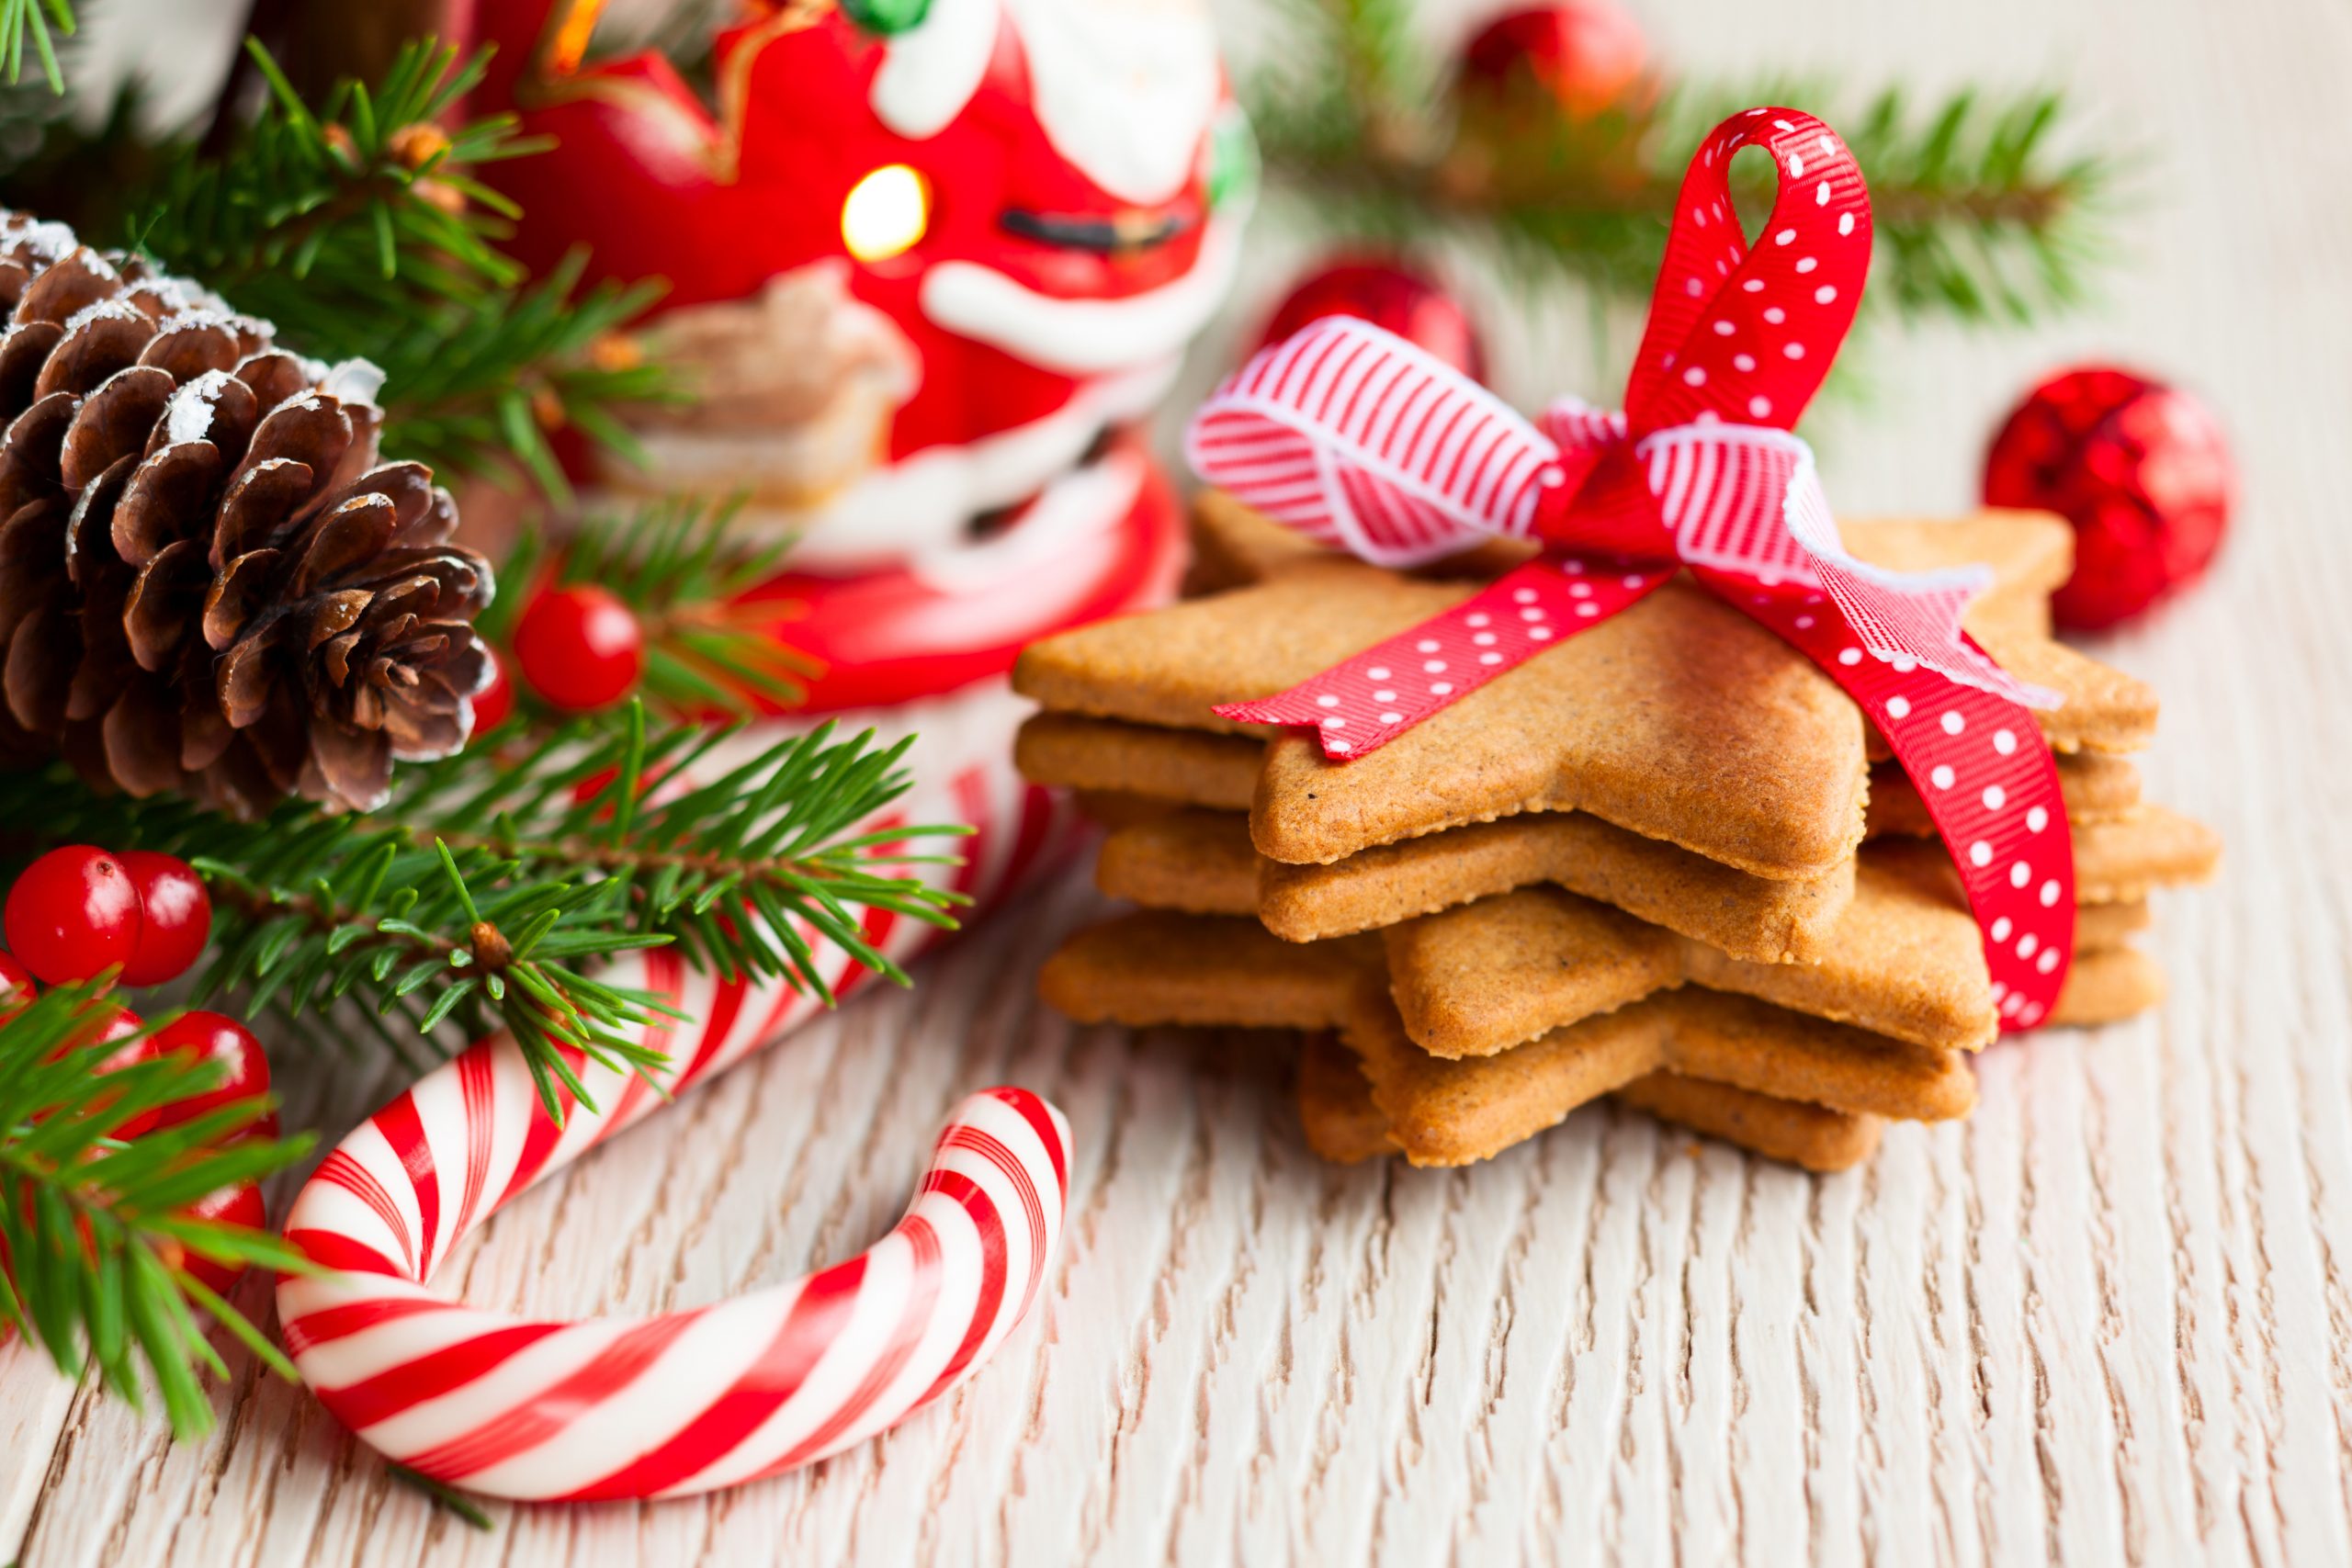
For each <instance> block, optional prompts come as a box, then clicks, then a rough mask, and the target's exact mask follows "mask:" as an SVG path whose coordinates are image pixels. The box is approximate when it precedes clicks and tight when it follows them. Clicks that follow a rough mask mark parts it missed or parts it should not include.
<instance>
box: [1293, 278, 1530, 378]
mask: <svg viewBox="0 0 2352 1568" xmlns="http://www.w3.org/2000/svg"><path fill="white" fill-rule="evenodd" d="M1326 316H1355V317H1358V318H1360V319H1362V320H1363V321H1370V322H1371V323H1372V324H1373V325H1374V326H1376V327H1385V328H1386V329H1387V330H1388V331H1390V332H1392V333H1396V334H1397V336H1398V337H1401V338H1403V339H1404V340H1405V341H1406V342H1408V343H1409V344H1414V345H1415V346H1416V347H1419V348H1421V349H1425V350H1427V351H1428V352H1429V353H1430V354H1432V355H1436V356H1437V357H1438V358H1439V359H1442V360H1443V361H1444V362H1445V363H1446V364H1448V365H1450V366H1452V367H1453V368H1455V369H1456V370H1459V371H1461V372H1462V373H1463V374H1464V376H1467V377H1469V378H1471V379H1472V380H1474V381H1483V380H1485V379H1486V378H1487V373H1486V366H1487V355H1486V350H1485V348H1484V346H1483V345H1482V344H1480V343H1479V341H1478V332H1477V329H1476V327H1474V326H1472V325H1471V324H1470V317H1469V314H1468V312H1466V311H1464V310H1463V309H1462V306H1461V303H1460V302H1459V301H1458V300H1456V299H1454V298H1453V295H1451V294H1449V293H1447V292H1446V291H1445V289H1444V288H1442V287H1441V286H1440V285H1439V284H1438V283H1436V282H1435V281H1434V280H1433V279H1431V278H1430V277H1429V276H1426V275H1424V274H1422V273H1419V272H1417V271H1415V270H1414V269H1413V268H1411V267H1409V266H1407V265H1404V264H1403V263H1401V262H1395V261H1388V260H1384V259H1381V258H1377V257H1365V258H1363V259H1361V260H1354V261H1341V262H1334V263H1331V264H1330V265H1326V266H1324V267H1322V268H1321V269H1320V270H1318V271H1316V272H1312V273H1309V274H1308V275H1307V276H1306V277H1305V278H1304V279H1302V280H1301V281H1300V282H1299V284H1298V286H1297V287H1296V288H1293V289H1292V290H1291V291H1290V294H1289V295H1288V297H1287V298H1285V299H1283V302H1282V303H1281V304H1280V305H1277V306H1276V307H1275V308H1274V314H1273V319H1272V321H1268V322H1267V323H1266V332H1265V335H1264V336H1263V337H1262V338H1261V340H1260V344H1261V346H1263V345H1264V344H1270V343H1279V342H1281V341H1282V340H1283V338H1286V337H1288V336H1290V335H1291V334H1292V333H1295V332H1296V331H1298V330H1299V329H1300V328H1301V327H1303V326H1305V325H1306V324H1307V323H1308V322H1309V321H1320V320H1322V319H1323V318H1324V317H1326Z"/></svg>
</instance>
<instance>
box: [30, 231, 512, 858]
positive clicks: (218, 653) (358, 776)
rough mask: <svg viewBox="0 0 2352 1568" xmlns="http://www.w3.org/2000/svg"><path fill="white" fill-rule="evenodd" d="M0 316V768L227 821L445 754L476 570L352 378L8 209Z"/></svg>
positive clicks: (469, 655) (373, 790)
mask: <svg viewBox="0 0 2352 1568" xmlns="http://www.w3.org/2000/svg"><path fill="white" fill-rule="evenodd" d="M0 308H5V309H6V310H7V321H8V326H7V330H6V334H5V335H0V422H5V423H6V434H5V435H0V649H5V653H6V657H5V663H0V694H4V695H5V697H6V701H5V703H0V755H14V756H17V757H19V758H22V757H26V756H34V757H38V756H40V755H45V754H50V753H54V752H62V754H63V755H64V756H65V757H66V758H67V759H68V760H69V761H71V762H72V763H73V764H74V767H75V768H76V769H77V770H78V771H79V772H80V773H82V774H83V776H84V777H85V778H87V779H89V780H90V781H91V782H92V783H93V784H113V785H116V786H119V787H120V788H121V789H124V790H126V791H128V792H130V794H132V795H152V794H154V793H155V792H157V791H159V790H181V791H185V792H187V794H189V795H194V796H196V797H197V798H198V799H201V800H204V801H206V802H208V803H209V804H211V805H214V806H218V807H221V808H222V809H224V810H228V811H232V812H234V813H236V814H238V815H240V816H247V817H250V816H252V815H254V814H255V813H258V812H260V811H263V810H266V808H267V807H270V806H271V805H272V804H274V803H275V802H277V800H279V799H282V798H283V797H285V796H286V795H292V794H300V795H304V796H307V797H308V798H311V799H313V800H317V801H320V802H322V803H325V804H327V805H329V806H332V807H347V808H351V809H367V808H368V807H373V806H376V805H378V804H380V803H381V801H382V800H383V798H384V795H385V792H386V789H387V787H388V783H389V780H390V774H391V765H392V762H393V760H394V759H396V758H398V759H402V760H415V759H424V758H431V757H438V756H444V755H447V753H448V752H450V751H452V750H456V749H457V748H458V747H459V746H461V745H463V744H464V743H465V740H466V737H467V735H468V733H469V731H470V730H471V728H472V727H473V708H472V704H471V701H470V699H471V697H472V696H473V694H475V693H476V692H478V691H480V690H481V689H482V687H483V685H484V684H485V683H486V682H487V681H488V680H489V678H490V671H491V665H490V660H489V657H488V655H487V653H486V652H485V650H484V649H483V648H482V645H481V641H480V639H479V638H477V637H475V635H474V630H473V626H472V622H473V618H474V616H475V615H477V614H478V613H479V612H480V611H481V609H482V607H483V606H484V605H486V604H488V603H489V602H490V595H491V587H492V581H491V571H490V566H489V563H487V562H486V561H484V560H483V559H482V558H481V557H479V556H477V555H475V554H473V553H472V552H471V551H469V550H464V549H459V548H458V547H455V546H453V545H451V544H450V543H449V542H448V541H449V538H450V536H451V535H452V534H453V533H454V532H455V530H456V527H457V520H458V519H457V510H456V508H455V507H454V506H452V505H451V503H450V501H449V496H448V493H447V491H443V490H440V489H438V488H437V487H435V485H434V483H433V476H432V473H431V471H430V470H428V469H426V468H424V467H422V466H421V465H419V464H416V463H384V464H379V462H378V461H377V435H378V432H379V427H380V426H381V424H382V421H383V413H382V411H381V410H379V408H377V407H376V405H375V404H374V402H373V401H371V399H372V398H373V397H374V395H375V391H376V382H377V379H378V378H377V376H376V374H375V372H374V370H373V368H372V367H368V366H367V365H365V364H357V365H350V366H339V367H334V369H332V370H330V369H328V368H327V367H323V366H321V365H319V364H317V363H315V362H313V361H310V360H305V359H303V358H301V357H300V355H295V354H291V353H288V351H287V350H285V349H283V348H279V347H277V346H276V345H275V344H273V343H272V341H271V339H272V329H271V327H270V326H269V324H268V323H267V322H266V321H255V320H253V319H252V318H250V317H244V316H239V315H236V314H234V313H232V311H231V310H229V309H228V308H227V307H226V306H225V305H223V304H222V303H221V302H220V300H219V299H215V298H213V297H211V296H209V295H208V294H206V293H205V292H204V291H203V290H201V289H199V288H197V287H195V286H194V285H191V284H188V283H186V282H183V281H181V280H178V279H175V278H171V277H166V276H161V275H159V274H157V273H155V272H154V271H153V269H152V268H150V267H149V266H148V265H146V264H145V263H143V262H141V260H139V259H138V258H136V257H131V256H124V255H121V254H112V253H109V254H99V253H97V252H95V251H92V250H90V249H89V248H87V247H86V246H84V245H81V244H80V243H77V242H76V241H75V239H74V235H73V233H72V232H71V231H69V230H67V229H65V228H64V227H63V226H62V225H60V224H55V223H40V222H35V221H33V220H30V219H28V218H25V217H22V216H19V215H17V214H13V213H6V212H0Z"/></svg>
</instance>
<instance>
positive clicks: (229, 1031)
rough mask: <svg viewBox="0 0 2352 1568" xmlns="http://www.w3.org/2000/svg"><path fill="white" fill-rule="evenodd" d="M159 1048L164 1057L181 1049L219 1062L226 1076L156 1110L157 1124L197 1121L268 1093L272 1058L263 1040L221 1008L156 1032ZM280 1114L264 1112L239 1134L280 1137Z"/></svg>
mask: <svg viewBox="0 0 2352 1568" xmlns="http://www.w3.org/2000/svg"><path fill="white" fill-rule="evenodd" d="M154 1039H155V1050H156V1054H157V1055H172V1054H173V1053H175V1052H182V1053H186V1054H188V1055H196V1056H200V1057H203V1058H205V1059H206V1060H208V1061H211V1062H217V1063H219V1064H220V1067H221V1069H222V1073H223V1077H221V1079H220V1087H219V1088H217V1089H208V1090H206V1091H205V1092H204V1093H202V1094H192V1095H189V1096H188V1097H187V1099H186V1100H174V1101H172V1103H170V1104H169V1105H166V1106H164V1108H163V1109H162V1110H160V1111H157V1112H156V1113H155V1125H156V1126H158V1127H176V1126H178V1125H179V1124H180V1123H182V1122H193V1121H195V1120H196V1119H197V1118H198V1117H199V1116H202V1115H204V1114H205V1113H207V1112H208V1111H218V1110H219V1109H220V1107H222V1106H224V1105H232V1104H234V1103H235V1102H237V1101H238V1100H253V1099H255V1098H257V1097H258V1096H261V1095H265V1094H267V1093H268V1092H269V1057H268V1056H267V1055H266V1054H265V1053H264V1052H263V1050H262V1048H261V1042H260V1041H258V1040H256V1039H254V1035H253V1031H251V1030H249V1029H247V1028H246V1027H245V1026H244V1025H243V1024H242V1023H239V1022H238V1021H236V1020H235V1019H233V1018H230V1017H227V1016H226V1015H224V1014H221V1013H217V1012H204V1011H200V1010H199V1011H193V1012H187V1013H182V1014H181V1015H180V1016H179V1017H178V1018H175V1019H174V1020H173V1021H171V1022H169V1023H167V1024H165V1025H164V1027H163V1028H161V1029H159V1030H157V1031H156V1032H155V1036H154ZM255 1133H265V1134H266V1135H268V1136H276V1134H277V1114H276V1112H274V1111H273V1112H271V1113H269V1114H268V1115H266V1116H264V1117H263V1118H262V1119H261V1120H260V1121H258V1122H254V1124H252V1125H251V1126H248V1127H245V1128H243V1129H240V1130H239V1132H238V1134H236V1135H237V1136H239V1137H243V1136H247V1135H249V1134H255Z"/></svg>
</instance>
